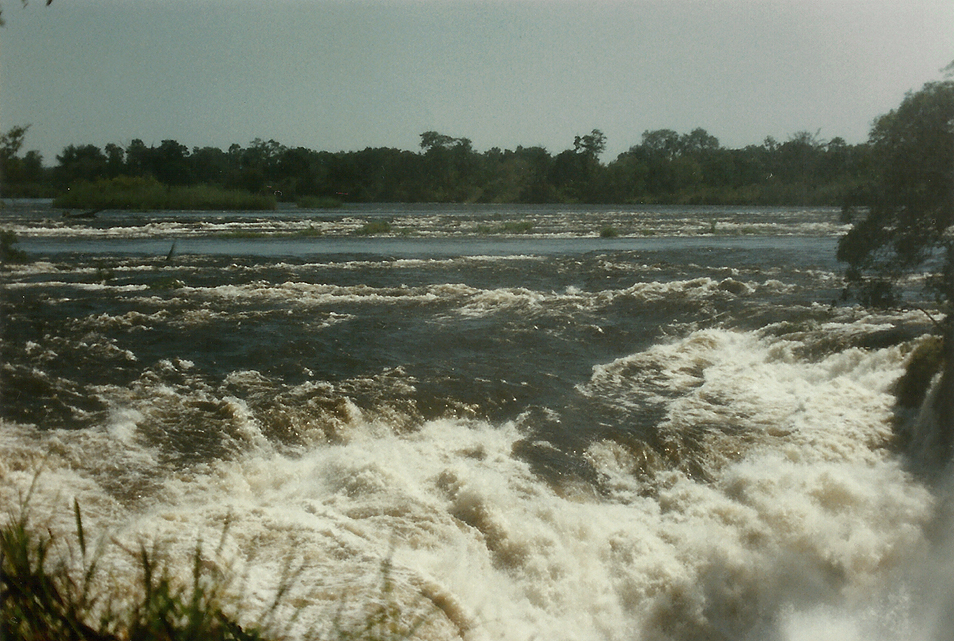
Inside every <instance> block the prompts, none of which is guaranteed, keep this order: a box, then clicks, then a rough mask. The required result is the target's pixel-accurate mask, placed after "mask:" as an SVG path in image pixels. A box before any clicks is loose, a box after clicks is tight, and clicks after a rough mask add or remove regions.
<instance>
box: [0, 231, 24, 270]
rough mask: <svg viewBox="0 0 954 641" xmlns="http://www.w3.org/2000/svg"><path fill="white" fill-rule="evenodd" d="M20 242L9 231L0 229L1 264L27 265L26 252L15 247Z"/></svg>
mask: <svg viewBox="0 0 954 641" xmlns="http://www.w3.org/2000/svg"><path fill="white" fill-rule="evenodd" d="M19 242H20V240H19V239H18V238H17V235H16V234H15V233H13V232H12V231H10V230H9V229H0V263H25V262H27V260H28V258H27V255H26V252H25V251H23V250H22V249H19V248H17V247H15V245H16V244H17V243H19Z"/></svg>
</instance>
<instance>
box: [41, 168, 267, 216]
mask: <svg viewBox="0 0 954 641" xmlns="http://www.w3.org/2000/svg"><path fill="white" fill-rule="evenodd" d="M53 206H54V207H58V208H62V209H131V210H135V211H155V210H203V211H220V210H263V209H275V198H273V197H272V196H263V195H259V194H252V193H249V192H245V191H237V190H232V189H223V188H221V187H214V186H209V185H196V186H192V187H172V186H167V185H163V184H162V183H160V182H158V181H157V180H154V179H152V178H141V177H133V176H120V177H118V178H112V179H108V180H98V181H96V182H93V183H79V184H75V185H73V186H72V187H70V190H69V191H68V192H67V193H65V194H63V195H62V196H59V197H58V198H56V199H54V200H53Z"/></svg>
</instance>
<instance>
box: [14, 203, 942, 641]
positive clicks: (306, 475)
mask: <svg viewBox="0 0 954 641" xmlns="http://www.w3.org/2000/svg"><path fill="white" fill-rule="evenodd" d="M375 221H378V222H379V223H380V221H387V222H388V224H387V225H383V224H378V225H377V226H376V227H375V226H371V225H369V223H374V222H375ZM0 227H3V228H5V229H11V230H13V231H15V232H16V234H17V236H18V238H19V239H20V245H19V246H20V248H21V249H23V250H24V251H26V252H27V254H29V256H30V258H31V262H29V263H26V264H23V265H15V266H11V267H9V268H8V269H7V271H6V272H5V273H3V281H2V305H3V309H2V312H3V342H2V385H3V388H2V390H3V399H2V409H3V416H2V431H0V479H2V495H0V496H2V499H3V501H4V502H5V503H7V504H9V505H14V504H15V503H16V501H17V497H18V496H23V495H24V494H25V492H26V488H28V487H29V486H30V483H31V482H32V481H33V478H34V476H35V475H36V472H37V470H39V469H41V468H42V470H43V471H42V473H41V474H40V476H39V480H38V483H37V486H38V488H39V490H38V491H37V493H36V495H35V496H34V497H31V501H32V502H33V508H34V509H35V510H38V511H40V512H43V511H44V510H45V512H46V513H48V514H49V516H48V517H44V518H47V521H44V523H46V525H48V526H49V527H50V528H51V531H56V530H57V529H58V528H59V529H62V530H63V531H64V532H69V531H71V527H72V521H71V519H72V513H71V511H70V505H71V504H72V500H73V498H76V499H78V501H79V503H80V504H81V505H82V506H83V508H84V511H85V514H86V517H87V520H88V521H89V522H90V523H91V525H90V527H91V528H93V529H96V530H97V531H107V532H108V533H109V536H110V537H111V539H112V540H114V541H117V542H119V544H120V546H119V547H120V548H121V549H122V548H125V549H136V547H137V546H138V544H139V543H138V542H140V541H142V540H144V539H145V540H150V541H153V540H157V541H162V542H163V544H164V545H165V546H166V547H167V548H168V554H169V555H170V557H171V558H172V559H176V558H180V557H181V559H180V560H181V566H182V571H183V573H184V575H188V573H189V572H190V571H191V566H190V561H189V560H188V556H189V554H190V552H191V551H192V550H193V549H194V546H195V545H196V541H198V540H203V541H213V542H214V541H218V540H219V539H220V538H221V537H222V533H223V530H224V529H225V527H226V525H225V524H226V522H228V524H229V525H228V529H227V536H226V538H225V540H224V541H223V544H222V546H221V549H219V551H218V553H219V555H220V556H221V557H222V558H223V559H227V560H224V561H222V563H227V564H229V565H231V566H233V567H238V568H241V570H239V571H240V572H241V573H242V576H243V582H242V583H243V585H242V590H243V591H244V593H245V598H246V599H247V601H248V602H247V604H246V611H247V612H249V613H251V614H249V616H253V615H254V612H255V611H256V608H258V609H259V610H260V609H261V608H263V607H265V605H266V604H267V603H268V602H269V600H270V598H271V596H272V595H273V594H274V593H275V591H276V590H277V589H278V585H279V583H280V582H281V577H282V573H283V568H284V567H288V566H289V565H291V566H294V567H299V568H301V573H300V574H299V575H298V579H297V581H296V584H295V589H294V590H293V592H294V598H292V599H290V605H289V606H288V607H292V606H294V607H296V608H297V607H302V608H303V609H302V610H301V612H300V615H299V618H298V619H297V620H296V623H295V624H294V626H292V628H293V631H294V630H304V629H307V628H308V627H310V626H318V627H320V626H321V625H322V621H328V620H330V619H331V618H332V617H333V616H339V615H340V613H341V612H343V611H352V610H355V611H357V610H360V608H361V607H362V606H361V604H362V603H367V602H368V601H369V600H373V599H375V598H382V597H381V596H380V594H381V590H380V589H379V587H378V586H379V583H380V580H381V567H382V562H383V561H385V560H388V559H389V560H390V564H391V570H390V572H391V574H390V576H391V579H392V580H393V582H394V586H393V587H394V592H393V594H392V595H391V596H390V597H389V598H394V599H396V600H397V602H398V603H399V604H400V607H402V608H404V609H405V611H406V612H408V613H413V612H425V613H426V612H428V611H433V612H432V616H430V618H429V620H428V624H427V625H426V626H424V627H422V628H421V629H420V630H419V633H420V635H421V636H422V637H425V638H435V639H438V638H440V639H447V638H457V637H463V638H466V639H490V640H497V639H500V640H514V641H518V640H519V641H524V640H530V639H566V640H570V639H574V640H589V639H592V640H623V639H633V640H647V641H655V640H660V641H661V640H664V639H666V640H672V641H684V640H703V639H705V640H719V639H725V640H736V639H738V640H750V639H751V640H755V639H764V640H770V641H771V640H779V641H782V640H791V641H796V640H806V641H807V640H812V641H818V640H825V639H830V640H832V641H834V640H838V641H851V640H854V639H857V640H859V641H861V640H866V641H867V640H870V639H891V640H898V641H901V640H922V639H923V640H925V641H927V640H932V641H933V640H939V641H940V640H946V639H951V638H954V637H952V633H951V629H952V625H954V622H952V620H951V618H952V615H951V611H952V610H954V567H952V559H951V555H950V546H949V543H948V540H947V535H946V533H947V530H948V529H949V527H950V519H949V512H950V508H948V507H947V505H948V504H947V502H946V499H945V497H946V488H945V484H944V479H943V478H942V479H941V480H940V481H938V480H937V475H933V476H932V477H931V478H932V479H934V480H932V481H931V483H930V484H929V483H928V482H927V481H925V480H923V479H924V478H926V477H924V476H922V475H920V474H918V472H919V470H918V469H917V464H916V463H914V462H912V461H911V460H910V459H909V458H907V457H905V456H903V455H902V453H901V452H900V451H899V449H898V448H896V447H894V446H893V443H894V442H895V440H896V439H895V432H896V431H897V429H896V425H897V421H898V420H899V419H898V417H896V416H895V412H894V398H893V396H892V394H891V386H892V384H893V383H894V382H895V381H896V379H897V378H898V377H899V375H900V374H901V372H902V368H903V363H904V358H905V356H906V354H907V353H908V352H909V351H910V349H911V348H912V345H913V342H912V341H913V339H914V338H915V337H916V336H918V335H919V333H920V332H921V331H922V330H923V329H924V320H923V318H922V317H921V316H919V315H918V314H902V313H896V314H880V315H878V314H873V313H870V312H866V311H864V310H862V309H860V308H857V307H854V306H851V305H849V304H846V303H843V302H841V289H842V282H841V276H840V270H841V268H840V266H839V265H838V264H837V263H836V262H835V260H834V249H835V244H836V241H837V237H838V236H839V235H840V234H841V233H843V232H844V230H845V228H844V226H843V225H842V224H841V223H840V222H839V216H838V212H837V211H835V210H828V209H757V208H752V209H744V208H701V207H700V208H676V207H672V208H665V207H658V208H651V207H646V208H630V209H620V208H611V207H600V208H573V207H542V206H541V207H513V206H436V205H435V206H417V207H411V206H393V207H388V206H367V207H362V208H353V209H343V210H340V211H335V212H307V211H301V210H295V209H290V210H280V211H278V212H273V213H265V214H263V213H237V214H232V213H176V214H168V213H155V214H152V213H143V214H138V213H121V212H102V213H100V214H98V215H97V216H96V217H94V218H90V219H77V218H70V219H66V218H63V217H62V216H61V215H60V213H59V212H56V211H52V210H50V209H49V208H48V206H47V205H45V204H44V203H34V202H16V203H10V204H8V206H7V207H6V208H4V209H3V210H0ZM370 231H377V232H381V233H377V234H374V235H365V234H368V233H369V232H370ZM601 234H602V235H603V236H605V237H601ZM907 418H910V417H907ZM211 547H214V546H211ZM177 555H178V556H177ZM128 556H129V555H125V556H124V554H123V553H115V554H114V555H113V556H111V557H109V559H107V560H108V561H109V562H110V564H111V566H110V567H111V568H112V570H111V571H112V572H113V578H112V580H113V581H115V582H116V583H117V585H119V586H120V587H121V586H122V584H123V581H133V580H134V579H133V578H131V577H132V575H134V574H135V571H134V570H135V567H134V566H135V562H134V559H130V558H126V557H128ZM104 563H105V561H104ZM335 613H339V614H338V615H335ZM408 616H409V617H410V616H412V614H408Z"/></svg>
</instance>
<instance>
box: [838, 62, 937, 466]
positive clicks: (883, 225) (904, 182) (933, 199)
mask: <svg viewBox="0 0 954 641" xmlns="http://www.w3.org/2000/svg"><path fill="white" fill-rule="evenodd" d="M870 142H871V146H872V153H873V157H874V159H875V162H876V163H877V169H876V171H877V173H876V176H875V180H874V187H873V190H872V196H871V202H870V208H869V212H868V214H867V216H866V217H865V218H864V219H863V220H861V221H859V222H858V223H857V224H856V225H855V226H854V227H853V228H852V229H851V231H849V232H848V234H847V235H845V236H844V237H843V238H842V239H841V241H840V242H839V245H838V259H839V260H841V261H844V262H846V263H847V264H848V279H849V281H850V282H851V283H852V284H854V285H855V286H857V289H858V291H859V292H860V294H861V298H862V301H863V302H864V303H866V304H868V305H872V306H892V305H898V304H903V303H904V300H903V295H902V294H901V293H900V289H899V285H901V284H902V283H903V280H904V279H905V278H906V277H907V276H910V275H920V274H924V275H926V276H927V280H926V289H927V291H928V292H929V293H930V294H931V296H933V298H934V299H935V301H936V302H937V304H938V305H939V307H940V309H941V311H942V312H943V314H944V317H943V320H941V321H939V323H938V325H939V329H940V332H941V334H942V344H943V348H942V353H943V359H942V372H941V381H940V383H939V384H940V386H941V389H940V390H939V393H938V394H937V395H936V396H935V399H936V400H935V401H934V407H933V409H934V411H935V412H936V415H937V418H938V422H939V424H940V427H941V430H942V433H943V435H944V436H943V438H942V446H943V447H944V448H945V450H946V452H945V454H946V456H945V458H948V456H949V455H950V454H951V451H952V450H954V80H946V81H942V82H931V83H928V84H926V85H925V86H924V87H923V88H922V89H921V90H920V91H918V92H916V93H909V94H908V95H907V96H906V97H905V99H904V101H903V102H902V103H901V105H900V106H899V107H898V108H897V109H895V110H894V111H891V112H889V113H887V114H885V115H883V116H881V117H880V118H878V119H877V120H876V121H875V123H874V126H873V127H872V129H871V134H870Z"/></svg>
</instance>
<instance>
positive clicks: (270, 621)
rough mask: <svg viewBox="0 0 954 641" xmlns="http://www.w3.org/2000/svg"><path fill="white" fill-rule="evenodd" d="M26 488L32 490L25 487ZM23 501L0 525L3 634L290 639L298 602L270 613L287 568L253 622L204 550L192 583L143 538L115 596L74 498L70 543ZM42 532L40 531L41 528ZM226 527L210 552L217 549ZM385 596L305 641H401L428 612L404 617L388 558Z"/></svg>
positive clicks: (145, 640) (118, 639)
mask: <svg viewBox="0 0 954 641" xmlns="http://www.w3.org/2000/svg"><path fill="white" fill-rule="evenodd" d="M31 493H32V488H31ZM27 503H28V501H22V502H21V506H20V509H19V514H14V515H11V517H10V518H9V519H8V521H7V522H6V523H4V524H3V525H2V526H0V620H2V625H3V636H2V638H3V640H4V641H53V640H60V639H64V640H70V641H272V640H275V641H278V640H279V639H286V638H288V636H289V634H288V630H289V629H290V628H291V626H292V625H293V624H294V622H295V620H296V619H297V618H298V615H299V614H300V613H301V608H295V614H293V615H292V618H291V620H290V621H287V622H286V623H284V624H283V625H279V624H278V623H277V621H276V617H275V613H276V611H277V610H278V609H279V605H281V604H283V600H288V595H289V592H290V590H291V588H292V587H293V584H294V583H295V582H296V580H297V577H298V575H299V573H300V571H301V568H299V570H298V571H297V572H295V571H292V570H291V564H290V563H289V564H287V565H286V569H285V571H284V572H283V575H282V579H281V582H280V585H279V587H278V590H277V592H276V595H275V598H274V600H273V602H272V603H271V604H270V606H269V607H267V608H266V609H265V610H264V612H262V613H261V614H260V615H259V616H258V618H257V620H256V621H254V622H253V623H251V624H245V625H243V624H241V623H240V622H239V620H238V617H237V615H236V613H237V612H238V611H239V609H240V608H241V607H242V604H241V603H240V601H241V599H238V598H237V597H235V596H234V590H233V589H232V588H233V585H232V584H233V581H232V579H231V578H230V577H231V572H230V571H223V570H221V569H218V567H217V566H216V564H215V563H213V562H211V561H210V560H209V559H207V558H206V556H205V555H204V554H203V550H202V545H201V542H200V543H199V544H197V545H196V548H195V552H194V554H193V556H192V568H191V570H192V572H191V580H187V581H184V582H183V581H181V580H176V579H175V578H174V576H173V573H172V572H171V570H170V566H169V563H168V561H164V560H163V555H162V553H161V549H160V546H159V545H158V544H156V543H153V544H152V545H151V546H147V545H146V544H145V543H140V545H139V549H138V550H135V551H133V550H126V548H124V547H122V546H121V545H120V544H119V543H116V542H114V544H115V545H116V546H117V547H119V548H120V550H122V551H123V552H125V553H128V554H130V555H132V556H133V557H134V558H135V561H136V565H137V566H138V568H139V585H138V586H137V587H136V593H135V594H134V595H132V596H130V595H118V594H116V592H115V590H116V588H115V587H113V586H110V585H109V583H110V577H109V576H107V575H105V573H104V572H102V571H100V568H99V562H100V560H101V559H102V558H103V554H104V550H105V537H104V538H101V539H100V540H99V542H98V544H97V545H96V546H95V549H93V550H90V549H89V546H88V544H87V543H88V539H87V533H86V531H85V529H84V527H83V519H82V515H81V512H80V507H79V503H78V502H76V501H75V500H74V502H73V512H74V518H75V523H76V533H75V540H69V541H64V540H59V539H57V538H56V537H55V535H54V534H53V533H52V531H51V530H50V529H49V528H42V527H37V526H36V525H35V524H32V523H31V522H30V518H29V511H28V509H27ZM43 530H45V531H43ZM227 530H228V525H227V524H226V526H225V528H224V529H223V532H222V541H220V543H219V546H218V550H217V552H216V554H219V553H220V552H221V550H222V547H223V544H224V542H225V539H226V535H227ZM382 578H383V584H382V596H383V599H382V602H381V603H378V604H375V605H371V606H369V607H366V608H364V612H365V614H364V615H363V619H360V620H357V621H350V620H349V621H345V620H343V619H342V617H340V616H337V617H335V618H334V620H333V621H331V622H329V624H328V626H327V630H317V631H312V632H311V633H309V634H307V635H306V637H303V638H318V639H325V640H328V641H332V640H338V641H344V640H349V641H358V640H365V641H385V640H388V641H397V640H399V639H410V638H413V637H414V636H415V635H416V633H417V631H418V629H419V628H420V627H421V626H422V625H423V624H424V623H426V622H427V620H428V619H429V616H426V615H424V616H422V615H418V616H413V617H410V619H411V620H410V621H407V620H406V618H407V617H406V616H405V615H406V613H405V612H403V611H402V609H401V607H400V606H399V605H398V604H397V601H396V599H395V598H394V595H393V583H392V581H391V576H390V563H389V561H386V562H385V563H384V565H383V566H382Z"/></svg>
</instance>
